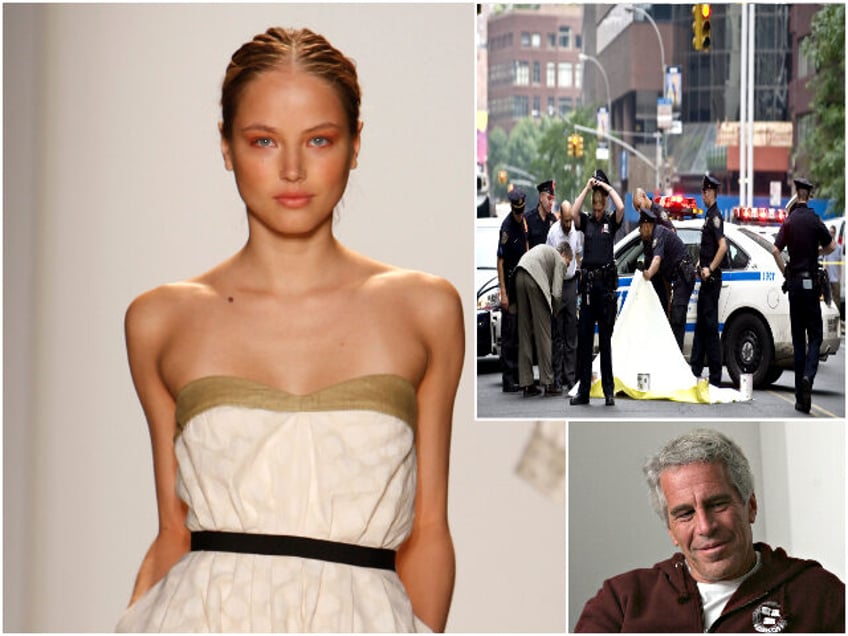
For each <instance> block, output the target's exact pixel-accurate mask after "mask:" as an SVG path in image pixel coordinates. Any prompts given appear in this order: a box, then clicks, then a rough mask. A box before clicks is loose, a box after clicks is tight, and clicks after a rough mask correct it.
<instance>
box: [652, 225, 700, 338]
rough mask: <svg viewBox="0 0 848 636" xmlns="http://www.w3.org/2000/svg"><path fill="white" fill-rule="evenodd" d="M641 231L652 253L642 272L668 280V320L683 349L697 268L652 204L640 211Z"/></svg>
mask: <svg viewBox="0 0 848 636" xmlns="http://www.w3.org/2000/svg"><path fill="white" fill-rule="evenodd" d="M639 233H640V235H641V237H642V241H643V242H644V243H647V245H648V249H647V250H646V252H648V253H650V258H647V257H646V259H645V265H646V266H647V269H646V270H645V272H644V274H643V276H644V278H645V280H650V281H655V280H656V279H657V278H661V279H662V280H663V281H665V282H667V283H668V286H669V289H670V292H671V303H670V309H669V315H668V318H669V323H670V324H671V331H672V333H673V334H674V339H675V340H677V346H678V347H680V350H681V351H683V335H684V334H685V333H686V312H687V310H688V309H689V298H690V297H691V296H692V290H693V289H694V288H695V268H694V266H693V265H692V261H691V260H690V258H689V250H688V249H687V248H686V244H685V243H684V242H683V241H681V240H680V237H679V236H677V234H676V233H675V232H672V231H671V230H669V229H668V228H667V227H665V226H664V225H660V224H659V222H658V219H657V217H656V216H654V213H653V212H652V211H651V209H650V208H647V209H643V210H642V211H641V212H640V215H639ZM663 288H665V283H664V284H663Z"/></svg>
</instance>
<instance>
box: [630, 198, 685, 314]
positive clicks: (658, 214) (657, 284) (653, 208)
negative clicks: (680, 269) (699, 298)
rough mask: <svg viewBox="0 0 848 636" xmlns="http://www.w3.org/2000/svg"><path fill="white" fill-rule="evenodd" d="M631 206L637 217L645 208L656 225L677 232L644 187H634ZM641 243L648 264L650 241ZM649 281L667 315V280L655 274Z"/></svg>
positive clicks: (668, 288) (669, 292)
mask: <svg viewBox="0 0 848 636" xmlns="http://www.w3.org/2000/svg"><path fill="white" fill-rule="evenodd" d="M633 208H634V209H635V210H636V213H637V214H639V215H640V217H639V218H641V213H642V210H647V211H649V212H651V214H652V215H653V216H654V218H655V219H656V223H657V224H658V225H662V226H663V227H665V228H668V229H669V230H670V231H672V232H674V233H675V234H676V233H677V228H675V227H674V224H673V223H672V222H671V219H670V218H668V212H666V211H665V208H663V207H662V206H660V205H658V204H657V203H655V202H654V201H652V200H651V198H650V197H649V196H648V195H647V193H646V192H645V190H644V189H642V188H636V191H635V192H634V193H633ZM642 243H643V248H642V251H643V253H644V255H645V263H647V264H650V263H651V259H652V258H653V254H652V251H651V244H650V242H647V243H646V242H645V241H643V242H642ZM651 283H653V285H654V291H656V292H657V296H658V297H659V299H660V305H661V306H662V308H663V312H665V315H666V316H668V313H669V308H668V299H669V297H670V296H671V288H670V287H669V285H668V281H667V280H666V279H665V278H663V277H662V276H655V277H653V278H652V279H651Z"/></svg>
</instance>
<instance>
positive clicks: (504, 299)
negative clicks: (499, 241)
mask: <svg viewBox="0 0 848 636" xmlns="http://www.w3.org/2000/svg"><path fill="white" fill-rule="evenodd" d="M498 285H499V286H500V288H501V290H500V291H501V309H508V308H509V297H508V296H507V294H506V272H504V260H503V259H502V258H501V257H500V256H498Z"/></svg>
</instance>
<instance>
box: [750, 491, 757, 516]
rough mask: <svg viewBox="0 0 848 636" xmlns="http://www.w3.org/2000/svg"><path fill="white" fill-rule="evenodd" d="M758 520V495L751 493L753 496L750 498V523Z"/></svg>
mask: <svg viewBox="0 0 848 636" xmlns="http://www.w3.org/2000/svg"><path fill="white" fill-rule="evenodd" d="M756 520H757V495H755V494H754V493H751V498H750V499H749V500H748V523H754V521H756Z"/></svg>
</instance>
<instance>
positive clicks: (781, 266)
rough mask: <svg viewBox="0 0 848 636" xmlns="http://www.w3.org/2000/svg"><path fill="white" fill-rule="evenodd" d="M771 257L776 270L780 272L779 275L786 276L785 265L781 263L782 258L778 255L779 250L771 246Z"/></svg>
mask: <svg viewBox="0 0 848 636" xmlns="http://www.w3.org/2000/svg"><path fill="white" fill-rule="evenodd" d="M771 255H772V256H773V257H774V262H775V263H777V268H778V269H779V270H780V273H781V274H783V275H784V276H786V263H784V262H783V256H782V255H781V253H780V250H779V249H777V246H776V245H772V246H771Z"/></svg>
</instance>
